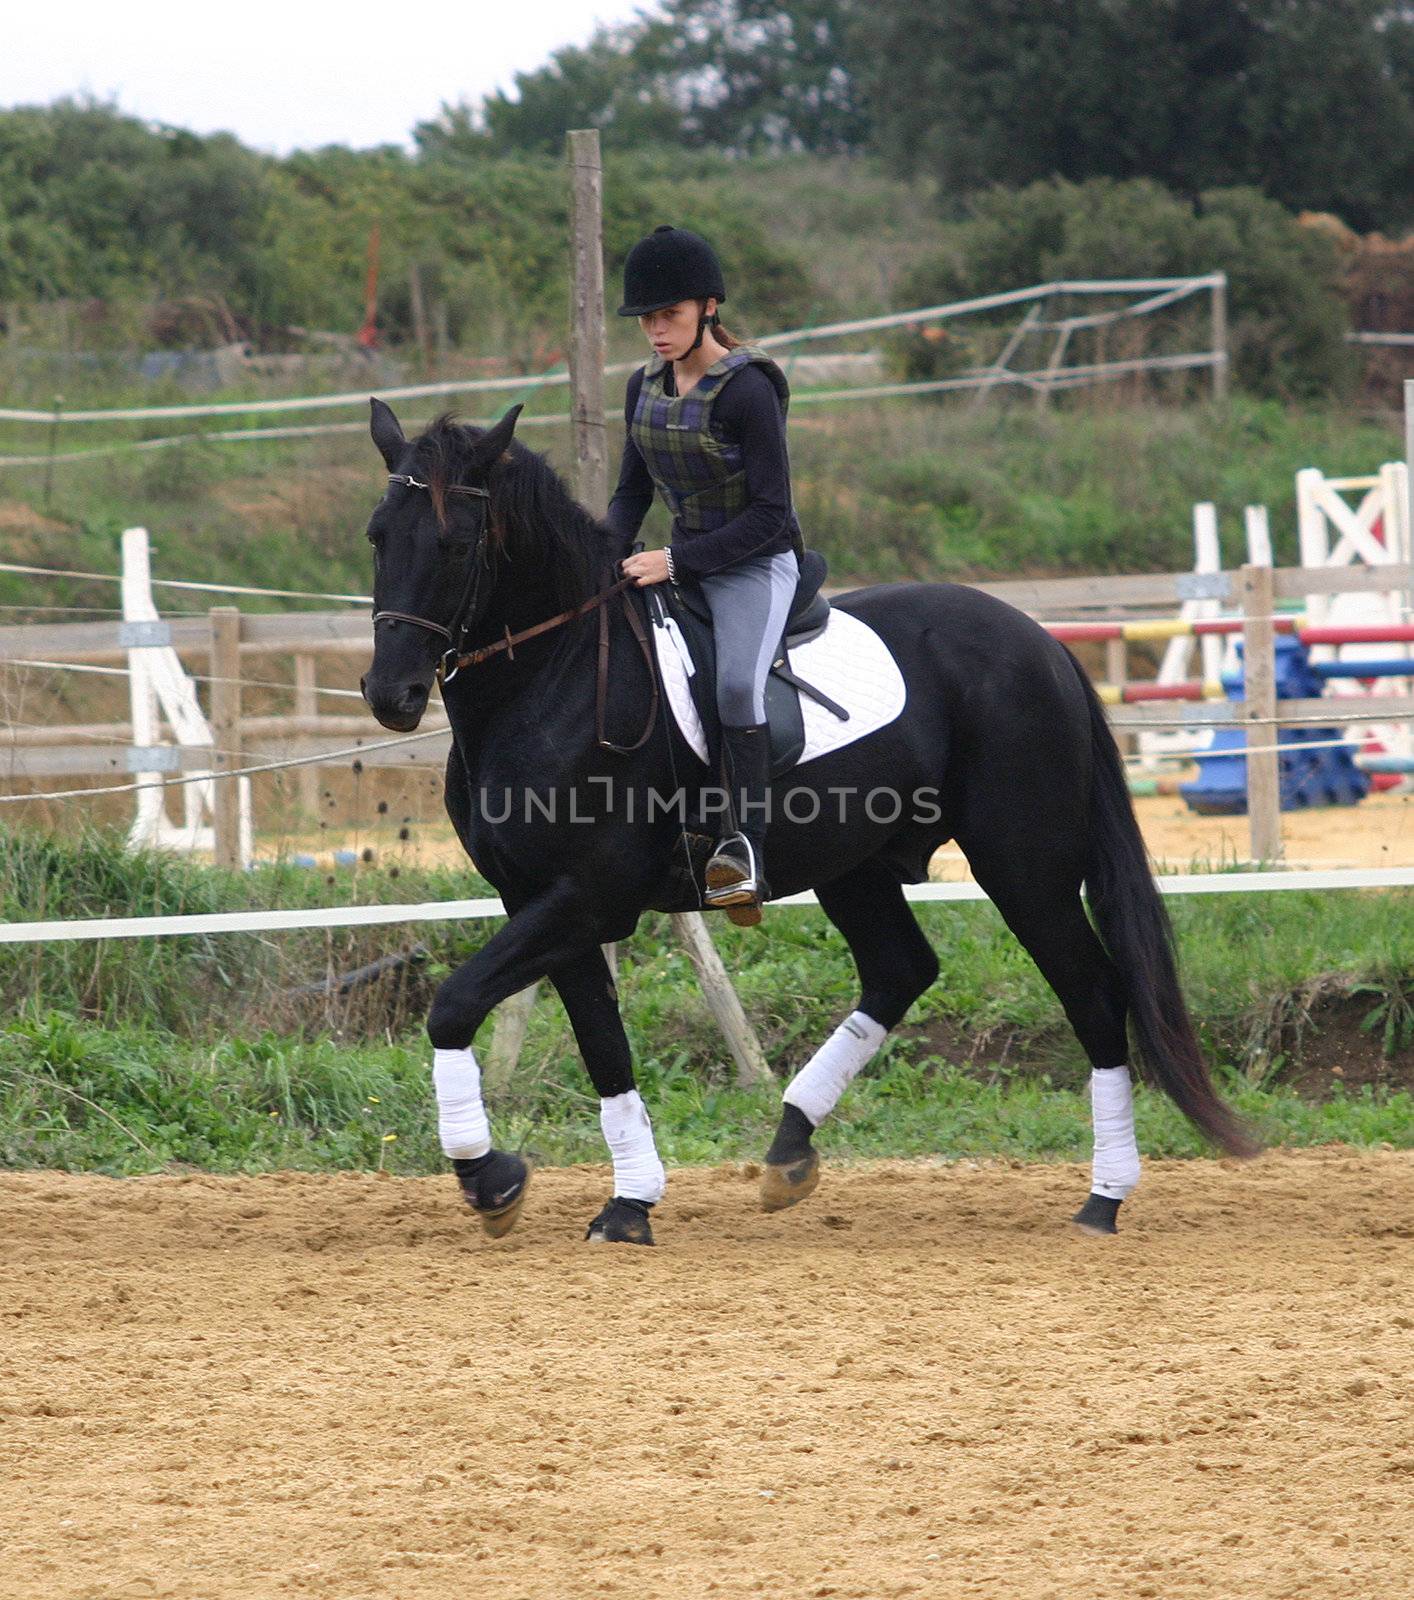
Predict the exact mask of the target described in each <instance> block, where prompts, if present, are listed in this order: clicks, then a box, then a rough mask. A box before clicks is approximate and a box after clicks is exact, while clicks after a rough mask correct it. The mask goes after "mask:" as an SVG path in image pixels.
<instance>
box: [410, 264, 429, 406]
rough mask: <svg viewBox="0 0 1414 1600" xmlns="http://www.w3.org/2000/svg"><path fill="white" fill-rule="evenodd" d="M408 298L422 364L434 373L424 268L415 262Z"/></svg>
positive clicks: (426, 369)
mask: <svg viewBox="0 0 1414 1600" xmlns="http://www.w3.org/2000/svg"><path fill="white" fill-rule="evenodd" d="M408 298H409V300H410V301H411V310H412V336H413V338H414V340H416V342H417V348H418V349H419V350H420V351H421V352H422V366H423V370H424V372H425V373H426V374H427V375H428V376H429V377H430V376H431V374H432V329H431V327H430V326H429V325H428V321H427V302H426V299H425V297H424V295H423V293H422V268H421V267H419V266H418V264H417V262H415V261H414V262H413V263H412V265H411V266H410V267H409V268H408Z"/></svg>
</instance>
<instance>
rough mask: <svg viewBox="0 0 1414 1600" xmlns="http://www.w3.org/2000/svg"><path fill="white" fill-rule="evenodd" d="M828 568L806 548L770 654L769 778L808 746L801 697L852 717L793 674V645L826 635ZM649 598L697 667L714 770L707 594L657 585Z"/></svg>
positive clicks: (715, 727)
mask: <svg viewBox="0 0 1414 1600" xmlns="http://www.w3.org/2000/svg"><path fill="white" fill-rule="evenodd" d="M827 571H828V568H827V566H826V563H825V558H824V556H822V555H821V554H820V552H819V551H818V550H807V551H806V552H805V557H804V559H803V560H802V562H801V564H800V578H799V581H798V582H797V583H796V586H795V594H794V595H793V596H792V598H791V603H790V610H789V611H788V612H787V614H786V625H785V628H784V629H783V630H782V634H781V638H780V640H779V641H778V642H777V645H776V648H775V650H774V651H773V652H772V655H771V668H770V671H769V672H768V673H767V675H766V721H767V723H768V724H769V726H770V749H771V776H772V777H773V778H779V777H780V776H781V774H782V773H784V772H788V771H789V770H790V768H791V767H793V766H794V765H795V763H796V762H797V761H798V760H799V759H800V755H801V752H802V751H803V750H804V748H805V725H804V721H803V719H802V716H801V710H800V696H801V695H802V694H808V695H809V696H810V697H811V698H812V699H813V700H816V701H817V702H818V703H819V704H820V705H822V706H824V707H825V709H826V710H827V711H831V712H833V713H834V715H835V716H837V717H839V718H840V720H841V721H842V722H847V721H848V720H849V713H848V712H847V711H846V710H845V709H844V707H843V706H841V705H839V704H838V703H837V702H836V701H834V700H832V699H831V698H830V697H829V696H828V695H827V694H824V693H823V692H822V691H821V690H819V689H817V688H815V687H814V686H813V685H812V684H809V683H806V682H805V681H804V680H803V679H801V678H798V677H797V676H796V675H795V673H794V672H792V671H791V665H790V652H791V648H792V646H795V645H802V644H804V643H805V642H806V641H807V640H808V639H814V638H815V637H817V635H819V634H821V633H823V632H824V630H825V627H826V625H827V624H828V623H829V620H830V602H829V601H828V600H827V599H826V598H825V596H824V595H823V594H821V593H820V587H821V585H822V584H823V583H824V581H825V577H826V573H827ZM648 592H649V594H650V595H652V596H653V597H654V599H657V600H661V601H662V603H663V605H664V606H665V609H666V610H667V613H668V615H669V616H671V617H672V619H673V620H674V622H675V623H676V624H677V627H678V630H679V632H680V633H681V634H682V637H683V640H684V642H685V643H686V645H687V648H688V652H689V654H690V655H691V657H692V662H693V666H694V668H695V669H696V670H695V671H694V672H693V675H692V678H691V686H692V698H693V701H694V703H695V704H696V706H697V714H698V716H699V717H700V718H701V720H702V726H703V728H704V729H706V730H708V738H709V742H710V744H711V747H712V752H713V760H712V763H711V764H712V766H713V768H714V769H715V768H716V767H717V766H718V765H719V763H720V745H721V735H720V731H719V723H718V720H717V653H716V642H715V640H714V638H713V635H712V613H711V612H710V611H709V610H708V608H707V599H706V596H705V595H704V594H703V593H702V590H701V589H700V588H699V587H698V586H697V585H696V584H695V583H693V584H675V583H663V584H655V585H654V586H653V588H652V589H650V590H649V591H648Z"/></svg>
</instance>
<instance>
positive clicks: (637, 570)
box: [619, 550, 668, 589]
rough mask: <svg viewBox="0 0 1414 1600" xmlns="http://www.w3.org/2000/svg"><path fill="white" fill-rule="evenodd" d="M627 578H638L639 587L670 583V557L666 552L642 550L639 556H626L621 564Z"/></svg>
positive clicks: (620, 566) (621, 569)
mask: <svg viewBox="0 0 1414 1600" xmlns="http://www.w3.org/2000/svg"><path fill="white" fill-rule="evenodd" d="M619 568H620V571H622V573H623V575H624V577H626V578H636V579H637V580H638V587H639V588H640V589H642V588H643V587H644V585H645V584H650V583H666V582H667V581H668V555H667V551H665V550H640V551H639V552H638V554H637V555H634V556H625V557H624V559H623V561H622V562H620V563H619Z"/></svg>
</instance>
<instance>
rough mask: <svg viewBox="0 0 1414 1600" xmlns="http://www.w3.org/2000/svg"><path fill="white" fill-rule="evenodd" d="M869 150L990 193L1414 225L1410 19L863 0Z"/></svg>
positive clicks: (1338, 5)
mask: <svg viewBox="0 0 1414 1600" xmlns="http://www.w3.org/2000/svg"><path fill="white" fill-rule="evenodd" d="M857 38H858V43H857V47H856V49H857V58H858V59H859V60H860V62H861V63H863V65H862V69H861V70H862V72H863V74H864V77H865V88H866V90H867V92H868V94H869V98H870V105H871V109H872V114H873V117H874V123H875V128H876V133H877V137H878V140H879V143H880V145H881V147H882V148H883V149H884V150H885V151H886V152H887V154H888V155H889V156H890V157H891V159H893V160H894V161H896V162H898V163H899V164H900V165H902V166H903V167H904V168H905V169H906V170H909V171H917V170H931V171H933V172H934V173H936V174H937V176H938V178H939V180H940V185H941V188H942V190H943V192H944V193H945V194H946V195H947V196H949V197H951V198H952V199H953V200H954V201H956V199H958V198H959V197H961V196H963V195H965V194H967V193H969V192H970V191H972V190H975V189H977V188H980V187H982V186H984V185H986V184H989V183H1008V184H1024V183H1028V182H1031V181H1033V180H1035V179H1037V178H1044V177H1051V176H1058V177H1063V178H1069V179H1071V180H1073V181H1077V182H1078V181H1082V180H1084V179H1086V178H1089V177H1096V176H1109V177H1117V178H1130V177H1141V176H1142V177H1150V178H1155V179H1157V180H1158V181H1159V182H1161V183H1163V184H1165V185H1167V186H1168V187H1170V188H1173V189H1175V190H1177V191H1178V192H1179V193H1181V194H1185V195H1187V196H1189V197H1190V198H1192V197H1196V196H1197V195H1199V194H1200V193H1201V192H1202V191H1203V190H1204V189H1207V188H1211V187H1214V186H1220V185H1231V184H1253V185H1255V186H1257V187H1259V188H1261V189H1262V190H1263V192H1265V193H1267V194H1269V195H1271V196H1272V197H1273V198H1275V199H1278V200H1280V201H1282V202H1283V203H1284V204H1285V205H1288V206H1290V207H1293V208H1303V207H1304V208H1311V209H1319V210H1330V211H1335V212H1337V213H1339V214H1340V215H1342V216H1343V217H1345V218H1346V220H1347V221H1349V222H1350V223H1351V224H1352V225H1354V226H1356V227H1359V228H1369V227H1372V226H1375V225H1377V224H1378V223H1380V222H1381V221H1384V222H1386V223H1387V222H1388V221H1390V220H1391V219H1393V220H1396V221H1397V220H1403V219H1405V218H1408V217H1409V216H1410V215H1411V213H1414V94H1411V80H1414V67H1411V63H1414V12H1411V11H1410V9H1409V8H1408V7H1407V6H1405V7H1400V8H1397V9H1392V8H1391V7H1390V6H1389V5H1388V4H1387V3H1385V0H876V3H875V4H874V5H873V6H871V7H870V8H869V9H868V10H867V11H865V12H862V13H861V16H860V20H859V24H858V36H857Z"/></svg>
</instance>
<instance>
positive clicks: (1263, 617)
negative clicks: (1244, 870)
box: [1242, 566, 1282, 862]
mask: <svg viewBox="0 0 1414 1600" xmlns="http://www.w3.org/2000/svg"><path fill="white" fill-rule="evenodd" d="M1275 604H1276V598H1275V585H1274V583H1273V581H1272V569H1271V568H1270V567H1257V566H1245V567H1243V569H1242V679H1243V694H1244V699H1243V711H1244V715H1245V717H1246V719H1247V747H1248V754H1247V758H1246V759H1247V827H1248V838H1249V840H1250V851H1251V856H1252V859H1253V861H1268V862H1275V861H1280V860H1281V858H1282V845H1281V768H1280V765H1279V758H1278V756H1277V751H1276V743H1277V726H1276V722H1275V721H1274V718H1275V717H1276V710H1277V684H1276V618H1275V616H1274V608H1275Z"/></svg>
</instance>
